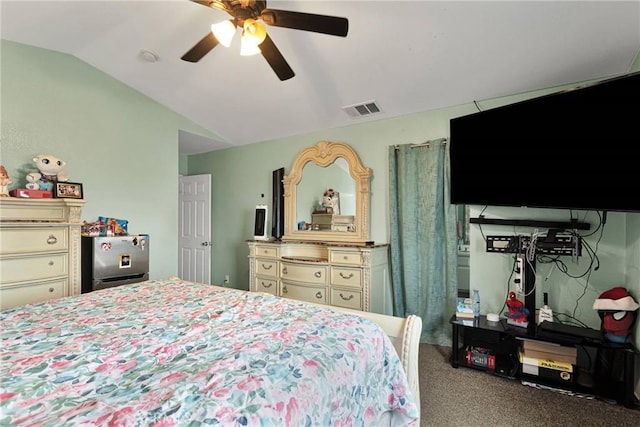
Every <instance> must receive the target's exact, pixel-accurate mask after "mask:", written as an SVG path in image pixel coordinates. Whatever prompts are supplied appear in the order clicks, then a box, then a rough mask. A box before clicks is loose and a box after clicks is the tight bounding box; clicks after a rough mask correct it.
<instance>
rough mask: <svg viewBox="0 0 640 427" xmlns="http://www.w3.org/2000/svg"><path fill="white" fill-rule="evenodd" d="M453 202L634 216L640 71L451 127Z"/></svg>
mask: <svg viewBox="0 0 640 427" xmlns="http://www.w3.org/2000/svg"><path fill="white" fill-rule="evenodd" d="M450 144H451V145H450V161H451V188H450V190H451V203H453V204H470V205H492V206H518V207H539V208H567V209H584V210H601V211H632V212H640V195H639V192H638V186H639V185H640V156H638V154H637V153H638V149H639V148H640V72H639V73H632V74H627V75H625V76H621V77H616V78H612V79H608V80H604V81H601V82H598V83H593V84H589V85H584V86H581V87H578V88H575V89H571V90H566V91H562V92H556V93H552V94H549V95H545V96H541V97H537V98H533V99H529V100H525V101H521V102H517V103H514V104H510V105H505V106H502V107H498V108H494V109H490V110H486V111H482V112H478V113H474V114H469V115H466V116H462V117H457V118H454V119H451V121H450Z"/></svg>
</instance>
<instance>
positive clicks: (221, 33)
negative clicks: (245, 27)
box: [211, 20, 236, 47]
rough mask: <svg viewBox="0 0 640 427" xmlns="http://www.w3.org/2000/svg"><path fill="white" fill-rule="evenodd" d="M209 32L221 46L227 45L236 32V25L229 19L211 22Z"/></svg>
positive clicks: (229, 44)
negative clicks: (215, 22)
mask: <svg viewBox="0 0 640 427" xmlns="http://www.w3.org/2000/svg"><path fill="white" fill-rule="evenodd" d="M211 32H212V33H213V35H214V36H215V38H216V39H218V42H219V43H220V44H221V45H222V46H224V47H229V46H231V40H233V36H234V35H235V33H236V26H235V25H233V22H231V20H226V21H222V22H218V23H217V24H211Z"/></svg>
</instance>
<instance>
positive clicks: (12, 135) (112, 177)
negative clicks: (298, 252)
mask: <svg viewBox="0 0 640 427" xmlns="http://www.w3.org/2000/svg"><path fill="white" fill-rule="evenodd" d="M0 51H1V55H2V56H1V60H2V62H1V64H2V69H1V71H2V74H1V83H2V94H1V104H0V105H1V114H2V115H1V124H2V128H1V142H0V144H1V145H0V162H1V163H2V164H3V165H4V166H5V167H6V168H7V171H8V173H9V176H10V177H11V179H12V180H13V184H12V185H11V186H10V189H13V188H17V187H24V185H25V178H24V177H25V175H26V174H27V173H28V172H35V171H37V169H36V168H35V167H34V166H33V162H32V160H31V159H32V158H33V157H35V156H36V155H38V154H53V155H55V156H57V157H59V158H61V159H63V160H64V161H66V162H67V166H66V168H65V170H66V171H67V173H68V174H69V176H70V179H71V181H73V182H80V183H82V184H83V190H84V198H85V200H86V204H85V206H84V209H83V212H82V219H84V220H87V221H95V220H97V219H98V216H111V217H116V218H123V219H127V220H129V232H130V233H132V234H134V233H148V234H149V235H150V249H151V253H150V254H151V260H150V275H151V277H152V278H165V277H168V276H170V275H175V274H177V266H178V261H177V258H178V248H177V245H178V243H177V242H178V236H177V234H178V213H177V205H178V178H177V175H178V164H179V161H178V130H179V129H184V130H189V131H191V132H194V133H200V134H202V135H205V136H210V137H215V135H213V134H211V132H208V131H206V130H205V129H203V128H201V127H199V126H197V125H195V124H194V123H192V122H190V121H189V120H187V119H185V118H184V117H182V116H180V115H178V114H176V113H174V112H172V111H170V110H168V109H167V108H166V107H163V106H162V105H160V104H158V103H157V102H155V101H153V100H151V99H150V98H148V97H146V96H144V95H142V94H141V93H139V92H137V91H134V90H132V89H131V88H130V87H128V86H126V85H124V84H122V83H121V82H119V81H117V80H115V79H114V78H112V77H109V76H108V75H106V74H104V73H102V72H101V71H98V70H96V69H95V68H93V67H91V66H90V65H88V64H86V63H84V62H82V61H80V60H78V59H76V58H74V57H73V56H70V55H67V54H62V53H57V52H53V51H49V50H44V49H39V48H34V47H30V46H25V45H21V44H17V43H13V42H9V41H6V40H2V41H1V44H0Z"/></svg>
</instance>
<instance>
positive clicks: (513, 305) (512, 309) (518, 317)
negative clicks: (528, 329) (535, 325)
mask: <svg viewBox="0 0 640 427" xmlns="http://www.w3.org/2000/svg"><path fill="white" fill-rule="evenodd" d="M507 307H508V308H509V313H505V315H506V316H507V319H508V320H510V322H509V323H510V324H518V323H521V324H523V325H524V326H526V325H527V324H528V322H527V316H528V315H529V310H527V309H526V308H525V307H524V303H523V302H522V301H520V300H519V299H518V298H516V293H515V292H513V291H511V292H509V298H507Z"/></svg>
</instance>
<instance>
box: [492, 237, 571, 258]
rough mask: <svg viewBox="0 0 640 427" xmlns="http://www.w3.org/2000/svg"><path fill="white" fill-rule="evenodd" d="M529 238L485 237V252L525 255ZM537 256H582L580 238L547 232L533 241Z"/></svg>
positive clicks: (529, 244) (529, 243)
mask: <svg viewBox="0 0 640 427" xmlns="http://www.w3.org/2000/svg"><path fill="white" fill-rule="evenodd" d="M531 244H532V243H531V237H530V236H487V252H499V253H507V254H521V253H527V250H528V249H529V247H530V246H531ZM534 244H535V253H536V254H537V255H568V256H572V257H579V256H581V255H582V239H581V238H580V236H574V235H562V234H556V233H552V232H549V233H548V234H547V235H546V236H544V237H543V236H538V237H537V238H536V239H535V242H534Z"/></svg>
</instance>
